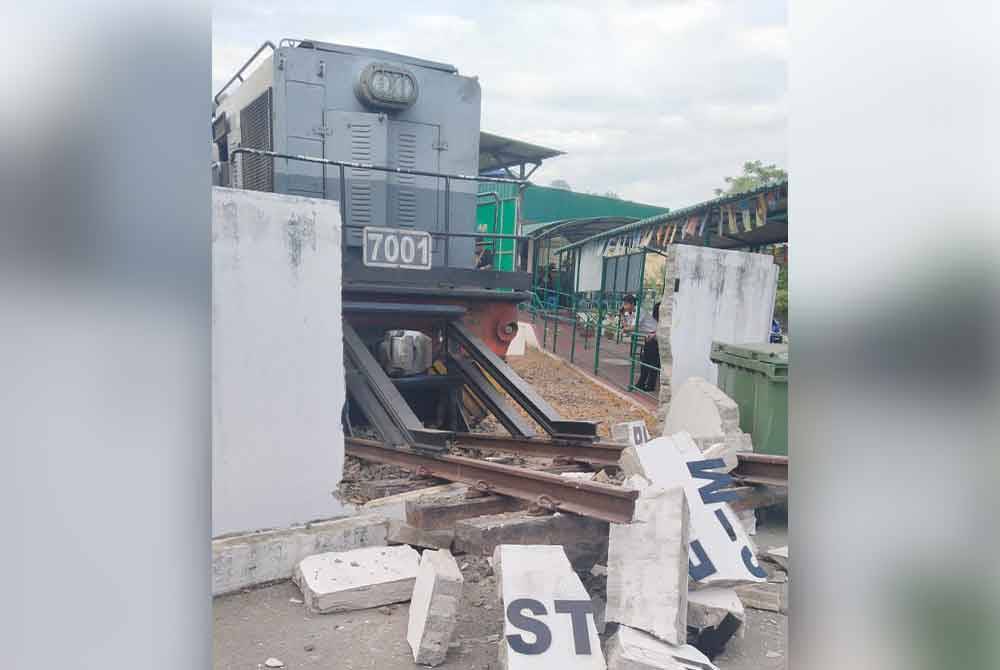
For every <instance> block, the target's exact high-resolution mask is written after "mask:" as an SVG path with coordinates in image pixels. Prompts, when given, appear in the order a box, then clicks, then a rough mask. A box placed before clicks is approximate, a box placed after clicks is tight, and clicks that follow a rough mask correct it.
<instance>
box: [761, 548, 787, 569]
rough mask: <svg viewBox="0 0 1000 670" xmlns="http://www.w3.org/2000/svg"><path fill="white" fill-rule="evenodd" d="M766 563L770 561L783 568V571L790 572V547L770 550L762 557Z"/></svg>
mask: <svg viewBox="0 0 1000 670" xmlns="http://www.w3.org/2000/svg"><path fill="white" fill-rule="evenodd" d="M762 558H763V559H764V560H766V561H770V562H771V563H774V564H776V565H779V566H781V569H782V570H784V571H785V572H788V546H787V545H785V546H784V547H775V548H773V549H768V550H767V551H765V552H764V555H763V557H762Z"/></svg>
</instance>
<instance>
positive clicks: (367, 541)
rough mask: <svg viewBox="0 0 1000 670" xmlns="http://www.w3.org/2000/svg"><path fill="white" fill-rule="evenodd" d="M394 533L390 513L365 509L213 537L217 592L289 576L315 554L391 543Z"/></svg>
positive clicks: (219, 593)
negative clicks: (344, 515) (277, 527)
mask: <svg viewBox="0 0 1000 670" xmlns="http://www.w3.org/2000/svg"><path fill="white" fill-rule="evenodd" d="M388 533H389V520H388V519H386V518H385V517H384V516H382V515H380V514H363V515H360V516H354V517H348V518H344V519H334V520H332V521H317V522H315V523H310V524H306V525H304V526H293V527H292V528H286V529H282V530H269V531H263V532H258V533H247V534H243V535H234V536H231V537H225V538H219V539H216V540H212V595H213V596H217V595H222V594H225V593H232V592H235V591H239V590H240V589H245V588H247V587H251V586H258V585H260V584H266V583H268V582H273V581H278V580H281V579H289V578H291V576H292V573H293V571H294V570H295V566H296V565H297V564H298V563H299V561H301V560H302V559H304V558H306V557H307V556H312V555H313V554H319V553H323V552H327V551H346V550H350V549H359V548H362V547H373V546H385V544H386V541H387V537H388Z"/></svg>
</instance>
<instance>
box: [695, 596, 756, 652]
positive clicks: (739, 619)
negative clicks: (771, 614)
mask: <svg viewBox="0 0 1000 670" xmlns="http://www.w3.org/2000/svg"><path fill="white" fill-rule="evenodd" d="M745 623H746V612H745V610H744V609H743V603H742V602H741V601H740V599H739V596H737V595H736V591H735V590H734V589H732V588H726V587H709V588H706V589H698V590H692V591H689V592H688V607H687V625H688V643H689V644H692V645H694V646H696V647H697V648H698V649H700V650H701V651H702V652H703V653H705V654H707V655H708V656H709V657H710V658H714V657H715V656H716V655H718V654H720V653H722V651H723V650H724V649H725V647H726V644H727V643H728V642H729V640H730V639H732V638H733V636H738V637H743V634H744V631H745Z"/></svg>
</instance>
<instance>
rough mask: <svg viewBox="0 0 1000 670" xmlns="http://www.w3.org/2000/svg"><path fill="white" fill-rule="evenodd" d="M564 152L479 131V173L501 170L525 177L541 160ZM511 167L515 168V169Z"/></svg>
mask: <svg viewBox="0 0 1000 670" xmlns="http://www.w3.org/2000/svg"><path fill="white" fill-rule="evenodd" d="M564 153H565V152H563V151H559V150H558V149H550V148H548V147H543V146H539V145H537V144H531V143H530V142H524V141H522V140H515V139H513V138H511V137H503V136H502V135H494V134H493V133H487V132H480V133H479V174H487V173H492V172H498V171H503V172H505V173H506V174H508V175H509V176H511V177H516V178H518V179H527V178H528V177H529V176H530V175H531V173H532V172H534V171H535V169H536V168H537V167H538V166H539V165H541V164H542V161H543V160H545V159H546V158H553V157H555V156H562V155H563V154H564ZM529 167H530V169H529ZM512 168H517V171H516V172H515V171H513V170H512Z"/></svg>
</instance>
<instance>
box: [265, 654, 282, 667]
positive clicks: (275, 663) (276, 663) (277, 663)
mask: <svg viewBox="0 0 1000 670" xmlns="http://www.w3.org/2000/svg"><path fill="white" fill-rule="evenodd" d="M264 666H265V667H268V668H283V667H285V663H284V661H282V660H281V659H278V658H274V657H273V656H272V657H271V658H269V659H267V660H266V661H264Z"/></svg>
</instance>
